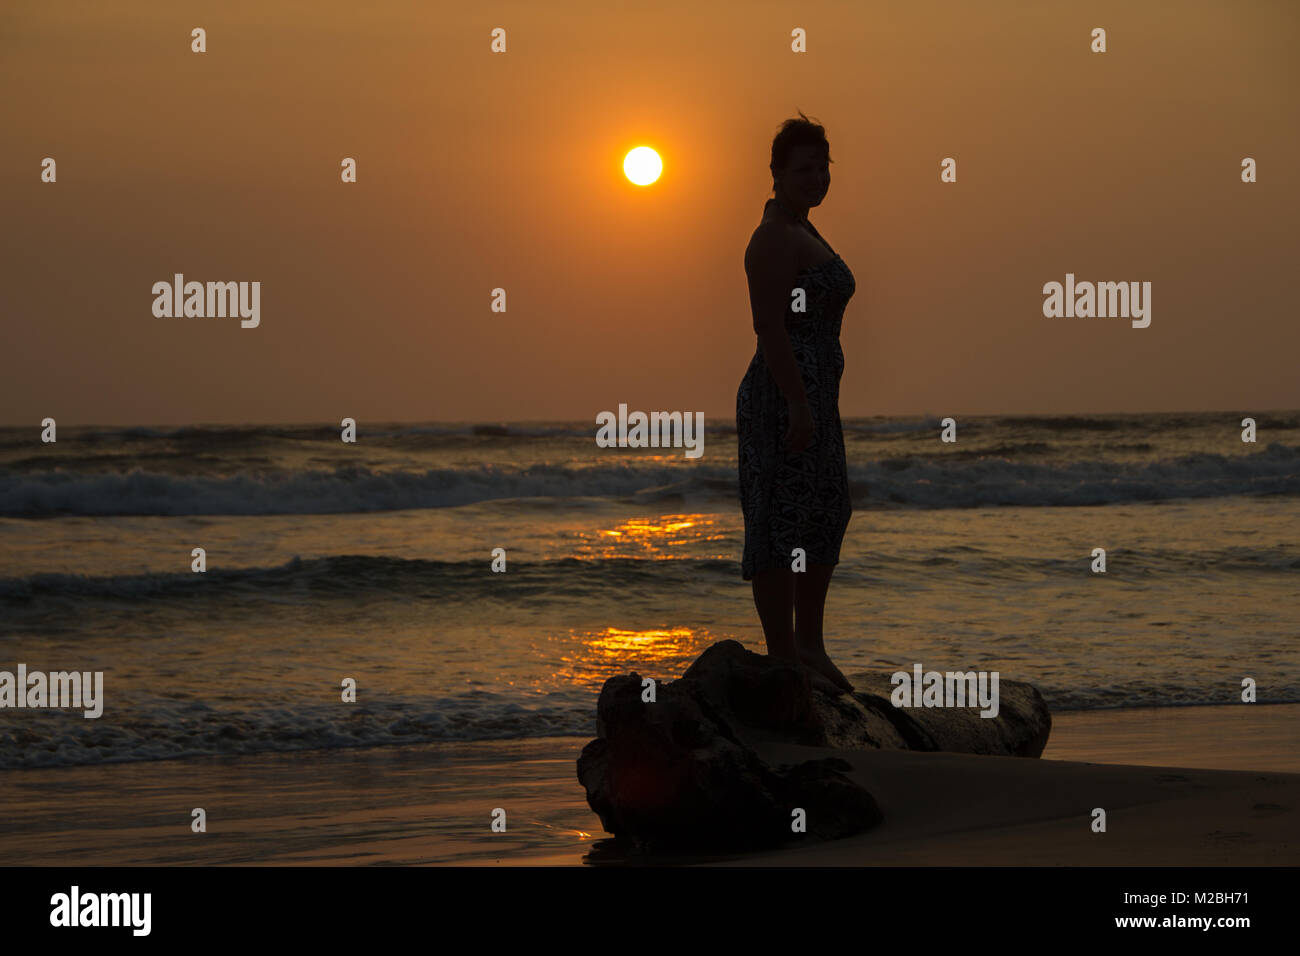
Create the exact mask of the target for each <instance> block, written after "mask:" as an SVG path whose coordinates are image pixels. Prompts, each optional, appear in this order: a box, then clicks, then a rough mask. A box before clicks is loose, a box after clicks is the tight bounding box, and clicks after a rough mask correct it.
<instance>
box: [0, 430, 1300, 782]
mask: <svg viewBox="0 0 1300 956" xmlns="http://www.w3.org/2000/svg"><path fill="white" fill-rule="evenodd" d="M1245 415H1251V417H1254V418H1255V419H1256V421H1257V426H1258V441H1257V442H1256V443H1254V444H1247V443H1243V442H1242V441H1241V437H1240V435H1241V425H1240V422H1241V419H1242V418H1243V417H1245ZM596 430H597V428H596V425H595V424H594V422H593V423H587V422H546V423H537V422H507V423H427V424H410V423H403V424H398V423H389V424H382V425H379V424H370V423H366V422H362V423H361V425H360V427H359V429H358V438H359V441H358V442H357V443H356V444H344V443H343V442H341V441H340V439H339V430H338V429H337V428H333V427H327V426H324V425H303V426H264V425H249V426H196V427H135V428H123V427H81V428H68V427H64V428H60V430H59V433H58V437H59V440H58V442H57V443H56V444H42V443H41V441H40V435H39V430H38V429H37V428H36V427H34V426H33V427H24V428H14V427H10V428H4V429H0V537H2V541H3V547H0V671H10V672H16V669H17V666H18V665H19V664H20V663H21V664H25V665H26V668H27V670H28V671H29V672H31V671H71V670H76V671H82V672H86V671H90V672H94V671H102V672H103V674H104V701H103V715H102V716H101V717H99V718H98V719H86V718H85V717H84V716H83V715H82V712H81V710H79V709H72V708H70V709H56V708H46V709H22V710H19V709H8V708H6V709H0V769H7V768H18V767H40V766H68V765H79V764H95V763H106V762H120V761H145V760H162V759H168V758H176V757H185V756H193V755H202V754H219V753H258V752H268V751H289V750H313V749H332V748H343V747H385V746H392V745H399V744H408V743H415V742H424V741H439V740H461V741H474V740H483V741H487V740H493V741H502V740H512V739H519V738H528V737H551V736H568V735H587V736H594V735H595V703H596V698H597V695H598V694H599V691H600V687H601V684H602V683H603V682H604V681H605V679H606V678H608V677H610V676H612V675H615V674H621V673H629V672H632V671H636V672H637V673H639V674H641V675H642V676H643V677H644V676H650V677H655V678H657V679H659V680H672V679H674V678H676V677H678V676H680V675H681V673H682V671H683V670H684V669H685V668H686V667H687V666H688V665H689V664H690V662H691V661H692V660H693V659H694V658H695V657H696V656H697V655H698V654H699V653H700V652H701V651H702V650H704V649H705V648H706V647H708V646H709V645H710V644H713V643H714V642H716V641H720V640H727V639H734V640H738V641H741V642H742V643H743V644H745V645H746V646H747V647H749V648H751V649H752V650H755V651H758V652H760V653H761V652H764V651H765V644H764V641H763V635H762V629H761V627H760V626H759V623H758V617H757V614H756V612H755V610H754V605H753V599H752V595H751V591H750V585H749V583H748V582H745V581H743V580H742V579H741V576H740V554H741V548H742V543H743V538H744V526H743V523H742V520H741V515H740V505H739V498H738V495H737V487H736V483H737V477H736V434H735V427H734V421H730V420H715V421H706V431H705V440H704V453H703V455H702V456H700V457H699V458H688V457H687V456H686V455H685V454H684V452H683V450H682V449H672V448H647V449H635V448H623V449H618V448H600V447H597V445H596V443H595V433H596ZM844 432H845V440H846V447H847V455H848V462H849V473H850V480H851V489H852V494H853V506H854V516H853V520H852V522H851V524H850V526H849V529H848V532H847V534H846V536H845V540H844V546H843V550H842V552H841V558H840V564H839V565H838V567H837V568H836V570H835V575H834V577H833V578H832V581H831V586H830V592H829V595H828V598H827V604H826V624H825V634H826V646H827V649H828V651H829V652H830V655H831V657H832V659H833V660H835V661H836V663H837V664H838V665H839V666H840V668H841V669H842V670H843V671H844V672H845V673H846V674H849V675H850V677H851V676H852V675H853V674H854V673H855V672H862V671H880V672H893V671H896V670H905V671H909V672H910V670H911V668H912V666H913V664H915V663H920V664H922V665H923V667H924V668H925V669H926V670H945V671H946V670H972V669H973V670H986V671H992V670H996V671H998V672H999V673H1000V675H1001V677H1002V679H1003V680H1010V679H1014V680H1022V681H1029V682H1031V683H1033V684H1034V685H1035V686H1037V687H1038V688H1039V690H1040V691H1041V692H1042V693H1043V695H1044V697H1045V698H1046V699H1047V702H1048V704H1049V706H1050V707H1051V708H1052V710H1053V711H1064V710H1091V709H1102V708H1136V707H1151V706H1175V705H1190V704H1224V705H1227V704H1235V703H1238V702H1239V701H1240V695H1241V687H1242V681H1243V680H1244V679H1246V678H1250V679H1252V680H1253V681H1255V682H1256V684H1257V686H1258V697H1259V701H1260V702H1261V703H1280V702H1297V701H1300V616H1298V615H1297V606H1298V602H1297V597H1298V596H1300V589H1298V588H1297V581H1300V541H1298V539H1297V532H1298V531H1300V521H1297V518H1298V517H1300V412H1271V413H1228V412H1222V413H1196V414H1187V413H1182V414H1133V415H1093V416H1065V417H1012V416H983V417H973V418H963V419H961V420H960V421H959V423H958V441H957V442H956V443H955V444H944V443H941V442H940V441H939V437H938V436H939V420H938V418H935V417H916V418H857V419H846V420H845V421H844ZM194 548H203V549H204V550H205V553H206V562H207V570H206V571H205V572H202V573H196V572H194V571H193V570H191V562H192V560H193V558H192V549H194ZM497 548H501V549H504V554H505V560H506V570H505V571H504V572H503V573H495V572H494V571H493V570H492V563H493V551H494V549H497ZM1094 548H1105V549H1106V571H1105V573H1101V574H1098V573H1093V571H1092V570H1091V565H1092V561H1093V556H1092V552H1093V549H1094ZM345 679H351V680H353V681H355V685H356V700H355V702H344V701H343V700H342V689H341V688H342V683H343V681H344V680H345Z"/></svg>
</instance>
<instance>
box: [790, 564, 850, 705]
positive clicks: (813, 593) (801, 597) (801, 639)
mask: <svg viewBox="0 0 1300 956" xmlns="http://www.w3.org/2000/svg"><path fill="white" fill-rule="evenodd" d="M834 571H835V565H833V564H809V565H808V570H807V571H803V572H800V573H799V574H796V575H795V576H794V577H795V582H794V643H795V649H796V652H797V653H798V655H799V659H800V660H801V661H803V662H804V663H805V664H807V665H809V666H810V667H812V668H813V669H814V670H816V671H818V672H820V673H822V674H824V675H825V676H826V677H827V678H828V679H829V680H830V681H831V682H832V683H834V684H835V685H836V686H838V687H842V688H844V689H845V690H848V691H851V690H853V685H852V684H851V683H849V680H848V678H847V677H845V676H844V675H843V674H842V673H840V669H839V668H838V667H836V666H835V665H834V664H833V663H832V662H831V659H830V657H829V656H828V655H827V653H826V644H825V642H824V641H823V638H822V618H823V614H824V612H825V609H826V591H827V589H828V588H829V587H830V583H831V574H833V573H834Z"/></svg>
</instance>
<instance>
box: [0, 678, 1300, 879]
mask: <svg viewBox="0 0 1300 956" xmlns="http://www.w3.org/2000/svg"><path fill="white" fill-rule="evenodd" d="M1297 727H1300V705H1293V704H1287V705H1274V706H1267V705H1244V704H1243V705H1237V706H1223V707H1181V708H1163V709H1157V710H1125V711H1089V712H1080V713H1064V714H1059V715H1055V716H1054V718H1053V728H1052V737H1051V740H1050V742H1049V744H1048V747H1047V750H1046V751H1045V753H1044V757H1043V759H1039V760H1028V759H1020V758H1014V757H983V756H981V757H975V756H968V755H962V754H927V753H912V752H893V751H885V752H877V751H866V752H861V751H859V752H851V751H845V752H834V751H825V750H814V749H812V748H800V747H794V746H782V747H774V748H773V749H772V750H771V752H770V753H769V754H767V756H768V757H769V758H770V759H774V760H798V759H807V758H811V757H817V756H825V755H827V754H829V753H838V755H839V756H842V757H844V758H845V759H846V760H848V761H849V762H850V763H851V764H852V765H853V767H854V770H853V772H852V776H853V777H854V778H855V779H857V780H859V781H860V782H861V783H862V784H863V785H864V786H866V787H867V788H868V789H869V790H870V791H871V792H872V793H873V795H874V796H875V797H876V799H877V801H878V802H879V803H880V805H881V808H882V809H883V811H884V813H885V822H884V823H883V824H881V826H879V827H877V828H876V829H875V830H872V831H870V832H868V833H865V834H862V835H860V836H856V837H850V838H848V839H844V840H837V841H831V842H825V843H816V842H809V843H808V844H805V845H799V844H797V843H796V844H793V845H792V846H790V847H789V848H786V849H781V850H777V851H772V852H765V853H757V854H746V855H731V856H728V857H675V858H656V862H680V863H717V864H722V865H741V866H749V865H755V866H767V865H777V866H803V865H811V866H863V865H941V866H964V865H1055V864H1065V865H1120V866H1129V865H1136V866H1169V865H1192V866H1197V865H1231V866H1254V865H1297V864H1300V747H1298V746H1297ZM586 743H587V738H578V737H551V738H538V739H534V740H521V741H493V742H483V741H478V742H472V743H439V744H420V745H412V746H409V747H399V748H380V749H369V750H332V751H309V752H299V753H291V754H261V755H255V756H232V757H203V758H195V759H186V760H168V761H155V762H147V763H122V764H107V765H100V766H96V767H72V768H52V769H39V770H19V771H6V772H5V773H4V774H3V775H0V781H2V782H3V783H4V784H6V785H5V786H3V787H0V857H2V858H3V859H4V861H5V862H6V863H7V864H10V865H23V864H26V865H60V866H83V865H141V864H148V865H197V866H223V865H262V864H270V865H304V864H306V865H353V866H365V865H392V864H452V865H486V866H496V865H529V866H532V865H582V864H584V863H597V862H599V863H604V862H610V863H616V862H619V861H620V860H622V859H624V858H623V857H621V856H618V855H612V854H611V853H610V847H609V844H608V843H602V841H605V840H606V839H607V838H608V834H606V833H604V831H603V830H602V829H601V827H600V822H599V819H598V818H597V817H596V815H595V814H594V813H592V811H591V810H590V808H589V807H588V806H587V802H586V797H585V794H584V792H583V790H582V787H581V785H580V784H579V783H578V780H577V774H576V768H575V761H576V760H577V757H578V754H579V753H580V752H581V750H582V747H583V746H584V745H585V744H586ZM195 807H202V808H204V809H205V810H206V812H207V827H208V829H207V832H206V833H194V832H192V831H191V828H190V821H191V810H192V809H193V808H195ZM497 807H501V808H503V809H504V810H505V811H506V823H507V829H506V832H505V833H493V832H491V829H490V823H491V814H492V811H493V809H494V808H497ZM1094 807H1102V808H1104V809H1105V810H1106V811H1107V817H1108V818H1107V832H1105V833H1094V832H1092V830H1091V826H1090V823H1091V813H1092V810H1093V808H1094ZM634 862H635V861H634Z"/></svg>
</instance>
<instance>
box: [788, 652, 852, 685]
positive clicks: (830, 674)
mask: <svg viewBox="0 0 1300 956" xmlns="http://www.w3.org/2000/svg"><path fill="white" fill-rule="evenodd" d="M799 661H800V663H803V664H807V665H808V666H809V667H811V668H812V669H813V670H815V671H816V672H817V673H818V674H821V675H822V676H823V677H825V678H826V679H827V680H828V681H830V682H831V683H832V684H833V685H835V687H836V688H837V691H838V692H839V693H849V694H851V693H853V685H852V684H850V683H849V679H848V678H847V677H845V676H844V675H843V674H841V673H840V669H839V668H838V667H836V666H835V665H834V664H833V663H832V662H831V659H830V656H829V655H828V654H827V653H826V652H825V651H824V650H823V651H807V650H804V649H803V648H802V647H801V648H799Z"/></svg>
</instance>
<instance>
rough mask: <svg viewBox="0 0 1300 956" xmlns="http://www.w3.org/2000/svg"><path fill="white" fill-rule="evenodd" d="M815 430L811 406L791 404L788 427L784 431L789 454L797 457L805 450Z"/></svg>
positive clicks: (804, 402)
mask: <svg viewBox="0 0 1300 956" xmlns="http://www.w3.org/2000/svg"><path fill="white" fill-rule="evenodd" d="M816 428H817V423H816V422H815V421H813V415H812V408H811V406H809V404H808V403H807V402H806V401H803V402H791V403H790V427H789V428H787V429H786V431H785V444H786V447H787V448H788V449H789V450H790V454H792V455H797V454H799V453H800V452H801V451H803V450H804V449H805V448H807V447H808V442H810V441H812V436H813V431H814V430H815V429H816Z"/></svg>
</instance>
